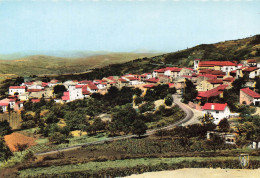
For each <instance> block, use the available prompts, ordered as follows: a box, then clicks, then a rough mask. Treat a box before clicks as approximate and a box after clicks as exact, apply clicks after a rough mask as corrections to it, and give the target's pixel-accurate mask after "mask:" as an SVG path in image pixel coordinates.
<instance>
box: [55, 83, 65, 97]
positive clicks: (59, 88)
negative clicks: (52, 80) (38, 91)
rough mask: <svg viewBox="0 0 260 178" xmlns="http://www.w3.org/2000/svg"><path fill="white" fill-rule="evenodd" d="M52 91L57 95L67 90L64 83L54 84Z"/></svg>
mask: <svg viewBox="0 0 260 178" xmlns="http://www.w3.org/2000/svg"><path fill="white" fill-rule="evenodd" d="M53 91H54V93H55V94H56V95H58V94H63V92H65V91H67V89H66V87H65V86H64V85H56V86H54V88H53Z"/></svg>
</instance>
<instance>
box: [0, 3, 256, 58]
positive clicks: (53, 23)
mask: <svg viewBox="0 0 260 178" xmlns="http://www.w3.org/2000/svg"><path fill="white" fill-rule="evenodd" d="M259 19H260V1H258V0H252V1H245V0H240V1H235V0H231V1H213V0H208V1H205V2H202V1H195V0H193V1H192V0H191V1H188V0H187V1H178V2H175V1H172V0H165V1H152V0H150V1H149V0H143V1H124V0H121V1H119V0H111V1H107V0H99V1H84V0H82V1H80V0H71V1H64V0H56V1H55V2H54V1H50V0H42V1H37V0H35V1H29V0H28V1H26V0H20V1H19V0H16V1H12V0H9V1H8V0H0V54H8V53H13V52H21V51H28V50H36V51H55V50H59V51H60V50H62V51H73V50H92V51H99V50H106V51H114V52H121V51H135V50H137V49H148V50H157V51H165V52H170V51H176V50H179V49H185V48H187V47H192V46H195V45H198V44H202V43H214V42H219V41H224V40H230V39H238V38H244V37H249V36H250V35H256V34H260V20H259Z"/></svg>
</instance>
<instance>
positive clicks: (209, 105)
mask: <svg viewBox="0 0 260 178" xmlns="http://www.w3.org/2000/svg"><path fill="white" fill-rule="evenodd" d="M226 106H227V103H225V104H221V103H206V104H205V105H204V106H203V107H202V109H203V110H212V111H224V109H225V108H226Z"/></svg>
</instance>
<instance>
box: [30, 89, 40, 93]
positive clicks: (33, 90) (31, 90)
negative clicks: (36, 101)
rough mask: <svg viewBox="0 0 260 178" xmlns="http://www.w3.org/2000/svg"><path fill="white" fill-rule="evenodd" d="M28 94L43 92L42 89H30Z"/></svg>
mask: <svg viewBox="0 0 260 178" xmlns="http://www.w3.org/2000/svg"><path fill="white" fill-rule="evenodd" d="M27 91H28V92H40V91H43V90H42V89H28V90H27Z"/></svg>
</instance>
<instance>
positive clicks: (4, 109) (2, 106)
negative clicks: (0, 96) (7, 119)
mask: <svg viewBox="0 0 260 178" xmlns="http://www.w3.org/2000/svg"><path fill="white" fill-rule="evenodd" d="M8 105H9V103H1V102H0V108H1V109H2V111H3V112H6V111H7V107H8Z"/></svg>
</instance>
